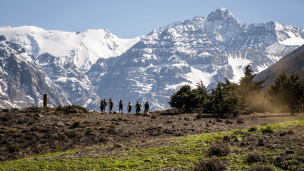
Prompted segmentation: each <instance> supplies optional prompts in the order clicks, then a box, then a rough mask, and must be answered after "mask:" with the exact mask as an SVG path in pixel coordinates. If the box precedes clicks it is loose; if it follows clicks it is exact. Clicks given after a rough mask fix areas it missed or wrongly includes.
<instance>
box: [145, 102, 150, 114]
mask: <svg viewBox="0 0 304 171" xmlns="http://www.w3.org/2000/svg"><path fill="white" fill-rule="evenodd" d="M149 107H150V106H149V104H148V102H146V104H145V113H146V112H148V111H149Z"/></svg>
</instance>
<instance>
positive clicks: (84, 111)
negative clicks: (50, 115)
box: [55, 105, 89, 113]
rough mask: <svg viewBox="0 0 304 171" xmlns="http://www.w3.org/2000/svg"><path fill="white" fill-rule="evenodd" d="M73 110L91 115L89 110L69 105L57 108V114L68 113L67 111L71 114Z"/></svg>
mask: <svg viewBox="0 0 304 171" xmlns="http://www.w3.org/2000/svg"><path fill="white" fill-rule="evenodd" d="M73 108H76V109H78V110H81V111H83V113H89V111H88V109H87V108H85V107H82V106H79V105H68V106H63V107H62V106H61V105H59V106H58V107H56V109H55V113H56V112H60V113H66V110H68V112H69V110H70V109H73Z"/></svg>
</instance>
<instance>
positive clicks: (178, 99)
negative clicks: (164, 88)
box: [169, 82, 207, 111]
mask: <svg viewBox="0 0 304 171" xmlns="http://www.w3.org/2000/svg"><path fill="white" fill-rule="evenodd" d="M170 99H171V100H170V102H169V104H170V106H171V107H175V108H185V110H186V111H189V110H190V109H191V108H203V107H204V106H205V103H206V99H207V89H206V87H205V86H204V84H203V83H202V82H199V83H198V84H197V88H196V89H193V90H191V87H190V85H187V84H186V85H184V86H182V87H181V88H180V89H179V90H178V91H177V92H176V93H174V94H172V95H171V97H170Z"/></svg>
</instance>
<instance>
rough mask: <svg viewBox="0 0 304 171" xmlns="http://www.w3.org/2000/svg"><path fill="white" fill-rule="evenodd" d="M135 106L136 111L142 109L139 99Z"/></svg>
mask: <svg viewBox="0 0 304 171" xmlns="http://www.w3.org/2000/svg"><path fill="white" fill-rule="evenodd" d="M135 107H136V113H138V112H140V110H141V104H140V103H139V101H137V103H136V105H135Z"/></svg>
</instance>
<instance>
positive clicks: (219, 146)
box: [208, 141, 230, 157]
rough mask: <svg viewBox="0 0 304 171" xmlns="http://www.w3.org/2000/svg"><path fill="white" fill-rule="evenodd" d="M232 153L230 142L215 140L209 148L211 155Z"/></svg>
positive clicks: (220, 155) (219, 155)
mask: <svg viewBox="0 0 304 171" xmlns="http://www.w3.org/2000/svg"><path fill="white" fill-rule="evenodd" d="M229 153H230V147H229V145H228V142H220V141H214V142H213V143H211V146H210V148H209V149H208V154H209V155H210V156H218V157H222V156H227V155H228V154H229Z"/></svg>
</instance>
